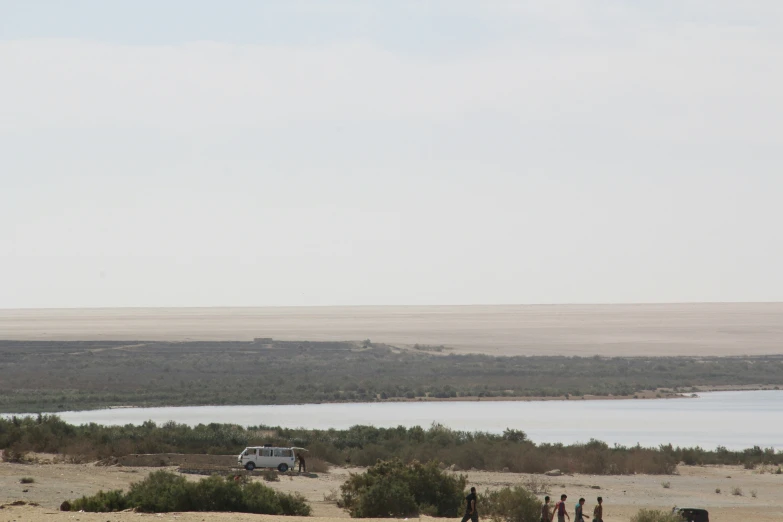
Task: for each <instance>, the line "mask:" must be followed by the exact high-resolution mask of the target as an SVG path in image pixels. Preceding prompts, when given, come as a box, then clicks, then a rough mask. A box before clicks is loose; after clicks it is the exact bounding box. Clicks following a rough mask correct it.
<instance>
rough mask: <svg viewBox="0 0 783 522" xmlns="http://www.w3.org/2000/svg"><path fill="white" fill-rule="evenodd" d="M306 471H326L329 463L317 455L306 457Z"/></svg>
mask: <svg viewBox="0 0 783 522" xmlns="http://www.w3.org/2000/svg"><path fill="white" fill-rule="evenodd" d="M307 471H308V472H310V473H328V472H329V463H328V462H326V461H325V460H323V459H319V458H318V457H310V458H308V459H307Z"/></svg>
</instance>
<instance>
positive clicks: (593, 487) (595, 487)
mask: <svg viewBox="0 0 783 522" xmlns="http://www.w3.org/2000/svg"><path fill="white" fill-rule="evenodd" d="M590 489H601V486H590Z"/></svg>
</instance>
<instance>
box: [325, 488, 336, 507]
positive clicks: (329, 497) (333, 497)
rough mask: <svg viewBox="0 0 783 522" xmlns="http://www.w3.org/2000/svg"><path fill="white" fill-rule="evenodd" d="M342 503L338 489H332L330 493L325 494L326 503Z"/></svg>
mask: <svg viewBox="0 0 783 522" xmlns="http://www.w3.org/2000/svg"><path fill="white" fill-rule="evenodd" d="M339 501H340V492H339V491H337V490H336V489H330V490H329V492H328V493H324V502H329V503H330V504H337V502H339Z"/></svg>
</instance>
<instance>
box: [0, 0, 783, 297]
mask: <svg viewBox="0 0 783 522" xmlns="http://www.w3.org/2000/svg"><path fill="white" fill-rule="evenodd" d="M781 63H783V2H780V1H778V0H775V1H761V0H758V1H748V2H737V1H734V0H731V1H729V0H676V1H675V0H671V1H664V0H661V1H652V0H650V1H630V0H629V1H619V0H618V1H610V0H605V1H588V0H584V1H577V0H573V1H568V0H557V1H551V0H550V1H547V2H540V1H531V2H522V1H520V2H500V1H482V2H479V1H475V2H468V1H461V0H454V1H445V0H444V1H441V2H437V1H433V2H423V1H422V2H405V1H399V2H380V1H370V0H368V1H366V2H364V1H358V0H357V1H356V2H343V1H332V2H315V1H300V2H295V1H292V2H282V1H281V2H271V1H268V2H254V1H252V0H236V1H227V2H216V1H215V2H206V1H200V0H199V1H193V2H189V1H186V0H171V1H169V2H152V1H149V0H140V1H137V2H131V1H125V2H99V1H97V0H93V1H89V0H84V1H73V2H67V3H66V2H55V1H52V0H50V1H43V0H41V1H35V0H29V1H22V0H18V1H11V0H0V307H88V306H89V307H92V306H96V307H97V306H254V305H259V306H261V305H342V304H359V305H361V304H478V303H481V304H494V303H498V304H500V303H576V302H595V303H599V302H600V303H604V302H659V301H664V302H674V301H780V300H783V275H781V272H782V270H781V266H783V240H782V239H781V238H783V234H781V231H780V229H781V224H783V205H781V198H782V196H783V171H782V167H783V158H782V157H781V155H783V94H781V93H783V67H781Z"/></svg>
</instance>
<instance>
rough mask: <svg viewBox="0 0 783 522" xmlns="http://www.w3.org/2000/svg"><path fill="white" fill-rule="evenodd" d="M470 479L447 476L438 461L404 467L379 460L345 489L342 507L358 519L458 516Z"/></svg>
mask: <svg viewBox="0 0 783 522" xmlns="http://www.w3.org/2000/svg"><path fill="white" fill-rule="evenodd" d="M465 484H466V477H464V476H463V475H460V476H458V477H455V476H452V475H450V474H447V473H444V472H443V471H442V470H441V469H440V468H439V467H438V464H437V463H436V462H435V461H431V462H429V463H427V464H421V463H419V462H412V463H411V464H403V462H402V461H401V460H399V459H393V460H389V461H378V462H377V463H376V464H375V465H374V466H372V467H370V468H369V469H368V470H367V471H366V472H365V473H362V474H357V473H352V474H351V475H350V477H349V478H348V480H347V481H346V482H345V484H343V485H342V486H341V488H340V489H341V492H342V497H341V499H340V501H339V502H338V505H339V506H340V507H342V508H344V509H346V510H348V512H349V513H350V515H351V516H352V517H355V518H369V517H376V518H385V517H410V516H415V515H417V514H419V513H426V514H428V515H431V516H438V517H456V516H458V515H459V512H460V508H461V507H462V504H463V496H464V494H463V491H464V489H465Z"/></svg>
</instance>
